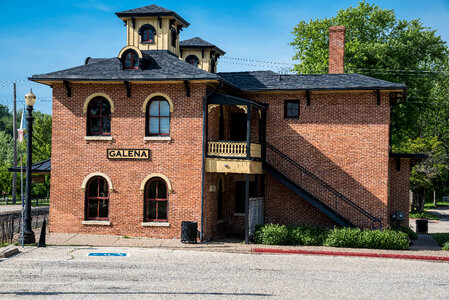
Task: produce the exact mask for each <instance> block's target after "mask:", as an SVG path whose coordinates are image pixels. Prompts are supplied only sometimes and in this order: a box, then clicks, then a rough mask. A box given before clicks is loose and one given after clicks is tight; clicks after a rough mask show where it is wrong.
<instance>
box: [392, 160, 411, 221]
mask: <svg viewBox="0 0 449 300" xmlns="http://www.w3.org/2000/svg"><path fill="white" fill-rule="evenodd" d="M397 160H398V159H397V158H390V170H389V173H390V175H389V180H390V189H389V191H390V193H389V200H388V204H389V205H388V216H389V221H390V224H391V225H396V224H397V223H396V221H393V220H391V214H392V213H395V212H397V211H402V212H404V221H402V222H400V225H402V226H408V225H409V219H408V213H409V208H410V199H409V189H410V159H407V158H402V159H400V170H399V171H398V169H397Z"/></svg>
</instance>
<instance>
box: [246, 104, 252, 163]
mask: <svg viewBox="0 0 449 300" xmlns="http://www.w3.org/2000/svg"><path fill="white" fill-rule="evenodd" d="M246 108H247V109H246V110H247V114H246V159H251V111H252V108H251V105H247V106H246Z"/></svg>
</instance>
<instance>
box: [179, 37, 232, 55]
mask: <svg viewBox="0 0 449 300" xmlns="http://www.w3.org/2000/svg"><path fill="white" fill-rule="evenodd" d="M179 47H180V48H182V49H187V48H190V49H214V50H215V51H217V52H219V53H220V54H221V55H224V54H226V52H224V51H223V50H221V49H220V48H218V47H217V46H215V45H214V44H211V43H209V42H207V41H205V40H203V39H202V38H199V37H194V38H191V39H188V40H184V41H181V42H179Z"/></svg>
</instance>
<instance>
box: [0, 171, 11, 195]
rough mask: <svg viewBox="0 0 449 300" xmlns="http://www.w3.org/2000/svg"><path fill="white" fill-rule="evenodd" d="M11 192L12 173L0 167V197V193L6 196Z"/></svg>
mask: <svg viewBox="0 0 449 300" xmlns="http://www.w3.org/2000/svg"><path fill="white" fill-rule="evenodd" d="M11 190H12V173H11V172H9V171H8V167H7V166H5V165H0V195H1V193H2V192H6V195H10V194H11Z"/></svg>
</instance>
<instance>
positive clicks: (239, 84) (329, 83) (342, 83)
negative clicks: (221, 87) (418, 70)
mask: <svg viewBox="0 0 449 300" xmlns="http://www.w3.org/2000/svg"><path fill="white" fill-rule="evenodd" d="M218 75H219V76H220V77H221V78H223V79H224V80H226V81H227V82H229V83H230V84H231V85H232V86H234V87H236V88H238V89H240V90H241V91H269V90H367V89H384V90H385V89H386V90H395V89H406V88H407V87H406V86H405V85H403V84H400V83H393V82H389V81H385V80H380V79H376V78H372V77H368V76H364V75H359V74H317V75H312V74H304V75H302V74H301V75H280V74H277V73H275V72H272V71H255V72H231V73H218Z"/></svg>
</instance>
